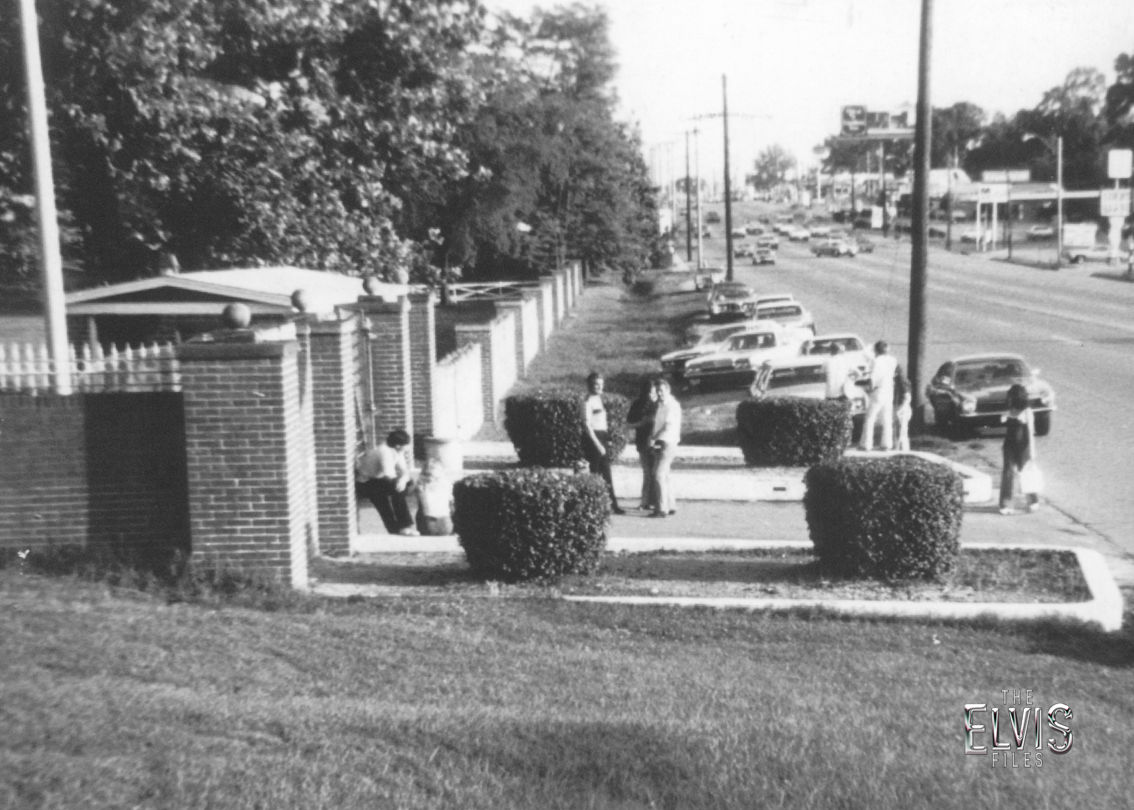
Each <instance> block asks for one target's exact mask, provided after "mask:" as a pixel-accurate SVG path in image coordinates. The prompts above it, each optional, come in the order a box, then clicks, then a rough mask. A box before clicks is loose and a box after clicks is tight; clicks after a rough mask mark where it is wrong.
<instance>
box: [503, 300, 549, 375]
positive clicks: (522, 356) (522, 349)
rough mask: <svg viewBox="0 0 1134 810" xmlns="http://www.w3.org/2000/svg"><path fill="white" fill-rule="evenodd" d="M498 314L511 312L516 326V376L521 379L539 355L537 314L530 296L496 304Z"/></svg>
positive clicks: (534, 301)
mask: <svg viewBox="0 0 1134 810" xmlns="http://www.w3.org/2000/svg"><path fill="white" fill-rule="evenodd" d="M496 311H497V312H498V313H504V312H511V313H512V314H513V316H514V321H515V325H516V336H515V344H516V374H517V376H520V377H522V376H523V375H524V373H525V372H526V371H527V370H528V364H529V363H531V361H532V360H533V359H534V358H535V356H536V354H538V353H539V314H538V312H537V311H536V300H535V298H533V297H532V296H530V295H525V296H523V297H522V298H512V299H505V300H500V301H497V302H496Z"/></svg>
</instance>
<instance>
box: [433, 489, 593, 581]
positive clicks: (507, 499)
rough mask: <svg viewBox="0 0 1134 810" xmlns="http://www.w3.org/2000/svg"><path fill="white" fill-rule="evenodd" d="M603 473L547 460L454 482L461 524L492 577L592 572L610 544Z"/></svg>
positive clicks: (469, 547)
mask: <svg viewBox="0 0 1134 810" xmlns="http://www.w3.org/2000/svg"><path fill="white" fill-rule="evenodd" d="M609 515H610V496H609V495H608V494H607V491H606V485H605V483H604V482H603V480H602V478H600V477H599V476H597V475H592V474H591V473H579V474H572V473H567V472H560V471H556V470H544V469H539V468H531V469H520V470H508V471H503V472H491V473H480V474H477V475H472V476H469V477H467V478H464V479H462V480H460V481H458V482H457V483H456V484H455V485H454V487H453V529H454V531H455V532H456V533H457V535H458V537H459V541H460V544H461V548H463V549H464V550H465V556H466V557H467V558H468V562H469V566H470V567H471V568H472V570H473V571H474V572H475V573H477V574H478V575H480V576H483V577H485V578H486V579H494V580H501V581H503V582H516V581H520V580H533V579H534V580H555V579H557V578H559V577H561V576H563V575H564V574H570V573H583V574H585V573H589V572H591V571H593V570H594V569H595V567H596V566H597V564H598V560H599V555H600V554H601V553H602V550H603V548H604V547H605V545H606V523H607V519H608V517H609Z"/></svg>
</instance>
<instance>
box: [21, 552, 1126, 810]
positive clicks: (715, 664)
mask: <svg viewBox="0 0 1134 810" xmlns="http://www.w3.org/2000/svg"><path fill="white" fill-rule="evenodd" d="M0 606H2V609H3V612H4V614H5V616H6V619H7V620H6V621H5V622H4V624H3V625H2V628H0V673H2V674H0V705H2V706H3V713H4V719H3V726H4V728H5V730H6V731H5V734H4V735H3V737H2V738H0V773H2V776H0V806H5V807H28V808H35V807H82V808H102V807H105V808H118V807H127V806H137V807H178V808H182V807H218V808H229V807H233V808H244V807H270V808H304V809H305V810H306V809H307V808H319V807H327V808H331V807H334V808H345V807H406V808H418V807H420V808H427V807H428V808H436V807H453V808H473V807H484V808H493V810H498V809H499V808H535V807H539V808H545V807H546V808H556V807H559V808H578V807H626V808H630V807H634V808H638V807H643V808H644V807H673V808H696V807H735V808H751V807H757V806H763V807H808V808H810V807H833V806H839V807H878V808H916V807H958V808H960V807H970V806H972V802H973V801H974V799H975V798H976V797H978V796H979V802H980V804H981V805H982V806H984V807H1009V806H1012V807H1017V806H1027V807H1063V806H1073V805H1075V804H1076V803H1077V802H1080V801H1082V799H1083V797H1086V796H1089V797H1090V800H1089V804H1090V806H1091V807H1094V808H1099V807H1121V806H1124V803H1125V802H1126V801H1127V799H1128V786H1129V778H1128V774H1127V772H1126V763H1127V761H1128V754H1127V752H1128V751H1129V749H1130V746H1131V745H1132V744H1134V703H1132V701H1131V699H1130V695H1132V694H1134V644H1132V643H1131V642H1132V641H1134V638H1132V637H1131V635H1130V633H1129V631H1128V632H1127V633H1126V634H1125V635H1123V636H1121V637H1119V638H1113V637H1112V638H1106V637H1103V636H1101V635H1098V634H1095V633H1093V632H1091V631H1084V630H1078V631H1076V630H1073V629H1072V630H1060V629H1052V628H1047V629H1042V628H1040V629H1036V628H1033V629H1009V628H1004V629H999V628H995V627H981V626H945V625H940V626H924V625H912V624H908V625H907V624H898V623H894V624H889V623H875V622H862V621H839V620H820V619H819V618H818V617H815V616H806V615H799V616H794V617H767V616H761V615H749V614H743V613H718V612H712V611H687V610H670V609H662V610H636V609H631V608H609V607H594V606H582V605H570V604H565V603H561V602H557V601H553V600H530V601H513V600H500V599H491V598H475V597H472V598H467V597H466V598H462V599H451V600H450V599H444V598H442V599H437V600H412V599H403V600H376V601H370V602H355V603H346V604H344V603H338V604H334V605H331V604H327V605H323V606H321V607H320V606H318V605H312V606H311V607H310V609H308V610H298V611H291V612H257V611H249V610H239V609H220V610H208V609H204V608H201V607H194V606H186V605H181V606H172V607H169V606H163V605H160V604H158V603H153V602H150V601H148V600H147V599H146V598H145V597H139V596H137V595H134V596H130V595H116V594H114V593H112V592H110V591H107V590H105V589H103V588H100V587H96V586H85V585H77V584H68V583H66V582H65V581H46V580H40V579H38V578H34V577H21V576H19V575H18V574H16V573H15V572H13V571H11V570H9V571H6V572H0ZM1006 688H1019V689H1033V690H1035V692H1034V699H1035V701H1036V703H1038V704H1042V705H1044V706H1045V707H1046V705H1047V704H1048V703H1051V702H1054V701H1063V702H1066V703H1068V704H1070V705H1071V707H1072V709H1073V711H1074V712H1075V719H1074V720H1073V721H1072V726H1073V728H1074V729H1075V735H1076V736H1075V745H1074V747H1073V749H1072V751H1071V753H1070V754H1068V755H1066V756H1064V757H1056V756H1054V755H1052V754H1049V753H1045V754H1044V756H1043V759H1042V766H1041V767H1039V768H1035V767H1032V768H1028V769H1025V768H1023V767H1018V768H1015V769H1013V768H1006V769H1005V768H994V767H993V766H992V764H991V762H990V760H989V758H987V757H985V758H977V757H966V756H964V754H963V749H962V711H963V709H962V707H963V704H964V703H970V702H987V703H989V704H990V705H999V704H1002V703H1003V699H1002V696H1001V691H1000V690H1002V689H1006ZM984 719H985V720H986V721H987V720H988V715H987V714H986V715H985V716H984ZM1045 736H1046V730H1045ZM983 741H984V742H985V743H986V744H988V742H989V740H988V736H987V734H986V735H985V736H984V740H983ZM1017 761H1018V762H1019V763H1021V764H1022V757H1020V756H1019V755H1018V759H1017Z"/></svg>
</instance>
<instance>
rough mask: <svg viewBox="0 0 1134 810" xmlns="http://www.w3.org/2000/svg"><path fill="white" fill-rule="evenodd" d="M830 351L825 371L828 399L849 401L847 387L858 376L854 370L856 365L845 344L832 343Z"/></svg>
mask: <svg viewBox="0 0 1134 810" xmlns="http://www.w3.org/2000/svg"><path fill="white" fill-rule="evenodd" d="M830 351H831V356H830V357H828V358H827V364H826V366H825V368H824V370H823V373H824V376H825V380H826V386H827V399H849V398H850V397H849V396H848V395H847V385H849V384H851V383H853V382H854V379H855V377H856V376H858V375H857V372H856V371H855V369H854V363H853V361H852V360H851V359H850V358H849V357H848V355H847V353H846V349H845V348H844V346H843V344H841V343H839V342H838V341H837V340H835V341H832V342H831V349H830Z"/></svg>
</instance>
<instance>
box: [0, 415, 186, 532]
mask: <svg viewBox="0 0 1134 810" xmlns="http://www.w3.org/2000/svg"><path fill="white" fill-rule="evenodd" d="M183 425H184V412H183V410H182V403H181V396H180V395H179V394H177V393H137V394H74V395H71V396H65V397H61V396H56V395H53V394H46V395H44V394H40V395H39V396H27V395H20V394H6V395H3V396H0V458H3V459H4V463H3V464H2V465H0V546H3V547H8V548H23V547H30V546H46V545H87V544H89V543H109V542H124V543H140V544H151V543H161V544H174V545H179V546H185V545H186V544H187V542H188V520H187V513H186V478H185V454H184V451H183V449H182V442H181V436H182V432H183Z"/></svg>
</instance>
